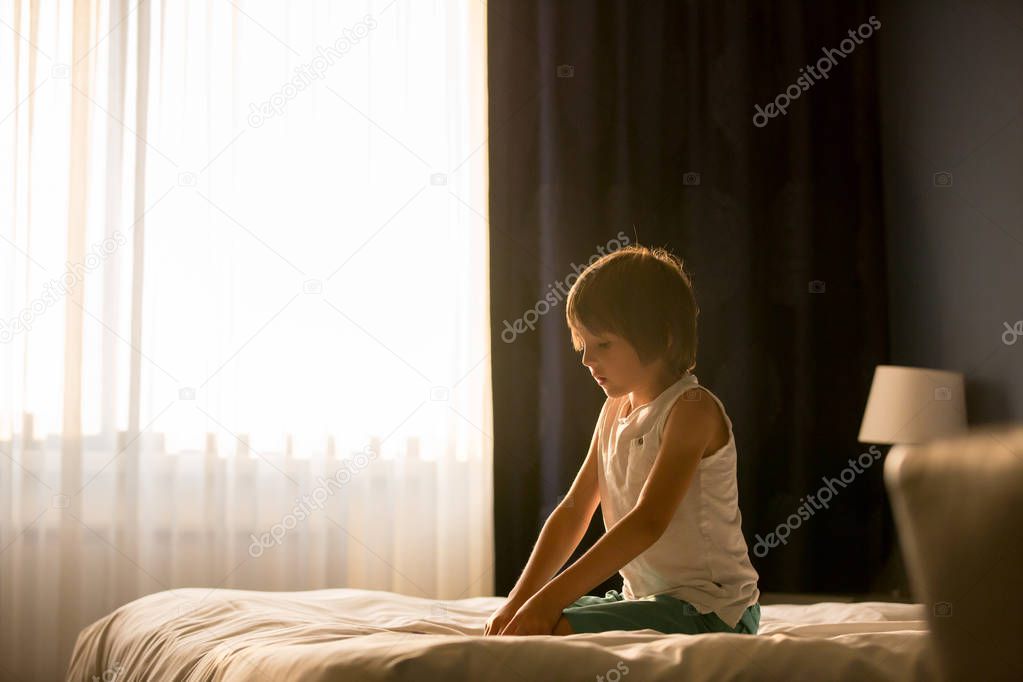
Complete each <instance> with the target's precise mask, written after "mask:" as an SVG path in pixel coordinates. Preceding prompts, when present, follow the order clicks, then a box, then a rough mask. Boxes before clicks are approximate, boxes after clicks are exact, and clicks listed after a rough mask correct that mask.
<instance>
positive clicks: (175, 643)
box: [67, 588, 936, 682]
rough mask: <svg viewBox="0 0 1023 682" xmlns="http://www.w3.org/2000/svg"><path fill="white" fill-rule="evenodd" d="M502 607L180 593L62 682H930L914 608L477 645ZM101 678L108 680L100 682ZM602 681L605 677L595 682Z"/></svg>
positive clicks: (143, 613)
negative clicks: (744, 626)
mask: <svg viewBox="0 0 1023 682" xmlns="http://www.w3.org/2000/svg"><path fill="white" fill-rule="evenodd" d="M503 601H504V598H503V597H476V598H471V599H459V600H452V601H443V600H430V599H421V598H417V597H411V596H406V595H400V594H396V593H392V592H383V591H375V590H361V589H331V590H316V591H310V592H255V591H246V590H228V589H202V588H188V589H177V590H169V591H165V592H158V593H155V594H151V595H148V596H146V597H142V598H141V599H138V600H136V601H134V602H131V603H129V604H125V605H124V606H122V607H121V608H119V609H117V610H116V611H114V612H113V613H111V614H109V615H107V616H105V617H103V618H101V619H100V620H98V621H96V622H95V623H93V624H92V625H90V626H88V627H87V628H85V629H84V630H82V632H81V633H80V634H79V635H78V640H77V642H76V645H75V649H74V653H73V654H72V658H71V661H70V666H69V669H68V677H67V679H69V680H92V679H93V676H96V677H97V678H99V679H116V680H118V682H125V681H127V680H175V681H177V680H180V681H186V680H187V681H189V682H191V681H198V680H217V681H221V680H223V681H232V682H233V681H240V680H260V679H263V680H273V681H277V680H317V681H319V680H433V679H445V680H457V679H487V680H510V681H520V682H537V681H540V680H587V681H591V680H596V679H605V680H619V679H624V680H628V679H632V680H637V681H639V680H643V681H644V682H651V681H654V680H697V681H699V680H708V681H709V680H714V681H715V682H719V681H722V680H739V679H758V680H770V679H777V680H793V679H799V680H802V679H807V680H809V679H812V680H899V681H900V682H901V681H902V680H912V679H934V678H935V677H936V673H935V671H934V670H933V669H932V668H931V665H932V663H931V660H932V658H931V653H930V646H931V644H930V637H929V633H928V631H927V624H926V621H925V615H924V606H923V605H920V604H895V603H886V602H861V603H854V604H847V603H834V602H823V603H817V604H811V605H788V604H778V605H767V606H762V607H761V622H760V633H759V634H758V635H756V636H750V635H733V634H725V633H715V634H706V635H695V636H693V635H664V634H661V633H658V632H654V631H652V630H639V631H631V632H625V631H615V632H602V633H595V634H594V633H581V634H577V635H570V636H568V637H556V636H532V637H482V633H483V625H484V623H485V622H486V620H487V618H489V616H490V614H491V613H493V611H494V610H495V609H497V608H498V607H499V606H500V604H501V603H503ZM104 674H106V677H104ZM599 676H602V677H599Z"/></svg>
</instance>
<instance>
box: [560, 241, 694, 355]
mask: <svg viewBox="0 0 1023 682" xmlns="http://www.w3.org/2000/svg"><path fill="white" fill-rule="evenodd" d="M699 314H700V309H699V307H698V306H697V305H696V296H695V294H694V293H693V285H692V281H691V279H690V277H689V275H688V274H687V273H686V271H685V268H684V267H683V265H682V261H681V260H679V258H677V257H676V256H675V255H673V254H671V253H670V252H668V251H666V250H665V249H662V248H660V247H658V248H654V249H650V248H647V247H645V246H640V245H638V244H635V245H630V246H626V247H623V248H621V249H619V250H617V251H614V252H612V253H609V254H607V255H605V256H603V257H602V258H600V260H598V261H596V262H595V263H593V264H592V265H590V266H589V267H588V268H586V270H584V271H583V273H582V274H581V275H580V276H579V279H578V280H576V282H575V284H573V285H572V289H571V290H570V291H569V292H568V303H567V304H566V306H565V317H566V319H567V321H568V326H569V329H571V330H574V329H577V328H578V327H580V326H582V327H585V328H586V329H587V330H589V331H590V332H591V333H593V334H601V333H604V332H609V333H612V334H615V335H616V336H621V337H622V338H624V339H625V340H626V341H628V342H629V343H630V344H631V345H632V346H633V347H634V348H635V349H636V353H637V354H638V355H639V359H640V361H641V362H642V363H643V364H649V363H651V362H654V361H656V360H657V359H658V358H661V357H663V358H665V359H666V360H667V362H668V365H669V366H670V367H672V368H673V369H677V370H678V372H679V374H680V375H681V374H682V373H684V372H686V371H692V370H693V369H694V368H695V367H696V345H697V336H696V318H697V317H698V316H699ZM669 340H670V341H671V345H670V347H669ZM572 346H573V347H574V348H575V349H576V350H581V344H580V343H579V339H578V338H577V337H576V334H575V333H574V331H573V333H572Z"/></svg>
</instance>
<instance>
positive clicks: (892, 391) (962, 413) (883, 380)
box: [859, 365, 966, 444]
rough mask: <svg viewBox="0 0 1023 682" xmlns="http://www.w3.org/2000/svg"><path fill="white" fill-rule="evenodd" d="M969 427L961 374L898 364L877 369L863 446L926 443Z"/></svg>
mask: <svg viewBox="0 0 1023 682" xmlns="http://www.w3.org/2000/svg"><path fill="white" fill-rule="evenodd" d="M965 429H966V397H965V392H964V389H963V375H962V373H961V372H948V371H945V370H939V369H923V368H920V367H898V366H895V365H878V366H877V368H876V369H875V370H874V381H873V383H871V385H870V396H869V397H868V398H867V408H866V409H865V410H864V411H863V422H862V423H861V424H860V436H859V440H860V442H861V443H885V444H899V443H923V442H925V441H928V440H931V439H934V438H940V437H942V436H948V435H952V434H956V433H959V432H962V431H963V430H965Z"/></svg>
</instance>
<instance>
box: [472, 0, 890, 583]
mask: <svg viewBox="0 0 1023 682" xmlns="http://www.w3.org/2000/svg"><path fill="white" fill-rule="evenodd" d="M875 4H876V3H875V2H869V1H866V0H861V1H858V2H843V3H826V2H805V3H803V2H770V3H767V2H718V1H716V0H714V1H711V0H707V1H705V2H646V1H644V2H626V1H625V0H617V1H613V2H612V1H609V2H582V1H564V2H547V1H542V0H491V1H490V2H489V3H488V11H489V16H488V21H489V87H490V128H491V134H490V141H489V142H490V154H491V161H490V164H491V168H490V173H491V174H490V183H491V190H490V192H491V197H490V202H491V205H490V212H491V222H490V227H491V231H490V239H491V249H490V256H491V293H492V303H491V314H492V320H493V329H492V334H493V344H492V345H493V354H492V355H493V363H494V365H493V367H494V377H493V379H494V439H495V450H494V456H495V476H494V486H495V508H496V509H495V511H496V527H495V540H496V546H497V557H496V560H497V587H498V590H499V592H500V593H502V594H504V593H506V592H507V590H508V589H510V588H511V586H512V585H513V584H514V582H515V580H516V578H517V577H518V575H519V573H520V572H521V570H522V568H523V566H524V565H525V562H526V559H527V558H528V556H529V552H530V550H531V548H532V546H533V544H534V542H535V540H536V537H537V533H538V532H539V529H540V527H541V525H542V523H543V521H544V519H545V518H546V516H547V514H548V513H549V512H550V510H551V509H552V508H553V507H554V505H555V504H556V503H557V501H558V498H559V496H560V495H563V494H564V493H565V491H566V490H567V489H568V486H569V485H570V483H571V481H572V478H573V477H574V475H575V472H576V470H577V469H578V467H579V464H580V463H581V461H582V458H583V456H584V454H585V452H586V448H587V446H588V444H589V440H590V436H591V434H592V431H593V427H594V424H595V422H596V419H597V415H598V412H599V410H600V406H601V404H602V403H603V400H604V396H603V393H602V392H601V391H600V389H599V387H597V386H596V385H595V384H594V383H593V382H592V380H591V379H590V377H589V375H588V373H587V372H586V370H585V368H583V367H582V366H581V365H580V364H579V361H578V358H577V357H576V356H575V355H574V354H573V352H572V349H571V346H570V342H569V336H568V331H567V328H566V325H565V320H564V302H563V300H559V297H558V296H557V295H555V296H553V300H552V298H551V297H548V298H547V300H548V305H544V304H540V303H539V301H540V300H541V299H544V298H545V296H546V295H547V294H548V293H549V292H552V291H556V290H557V283H559V282H561V283H563V282H564V280H565V278H566V277H567V276H568V275H569V274H570V273H571V272H572V271H573V265H581V264H583V263H584V262H585V261H586V260H587V259H589V258H590V256H591V255H592V254H594V253H598V247H600V248H604V249H605V250H606V249H607V248H608V247H607V244H608V242H609V240H611V239H613V238H615V237H616V235H618V234H619V232H623V233H624V234H626V235H627V236H628V238H629V239H630V240H632V241H635V240H636V239H637V238H638V240H639V241H640V242H641V243H644V244H647V245H659V246H666V247H668V248H669V249H671V250H673V251H674V252H675V253H677V254H678V255H679V256H681V257H682V258H683V259H684V261H685V263H686V265H687V268H688V269H689V270H690V272H692V274H693V276H694V280H695V285H696V294H697V299H698V301H699V304H700V308H701V315H700V347H699V354H698V364H697V367H696V374H697V376H698V377H699V379H700V381H701V383H703V384H704V385H706V386H708V387H709V388H710V389H711V390H713V391H714V392H715V393H716V394H717V395H718V396H719V397H721V399H722V401H723V402H724V404H725V406H726V408H727V409H728V412H729V416H730V417H731V418H732V420H733V422H734V425H735V427H734V430H735V437H736V440H737V446H738V452H739V469H738V472H737V475H738V480H739V486H740V500H739V501H740V508H741V511H742V517H743V527H744V531H745V533H746V538H747V543H748V544H749V546H750V549H751V559H752V561H753V564H754V566H755V567H756V568H757V570H758V571H759V572H760V575H761V583H760V588H761V590H762V591H829V592H847V591H848V592H861V591H868V590H877V589H883V588H885V587H886V585H885V580H886V578H885V577H884V576H883V575H882V567H883V566H884V565H885V562H886V560H887V559H888V558H889V556H890V554H891V552H892V551H893V549H894V537H893V535H892V532H891V520H890V516H889V512H888V502H887V499H886V497H885V493H884V487H883V482H882V470H881V466H880V464H878V465H875V466H873V467H870V468H867V469H865V470H864V471H863V473H861V474H858V476H857V478H856V480H854V481H853V482H852V483H850V484H848V485H847V486H845V487H844V488H842V489H841V490H840V491H839V492H838V493H837V494H836V495H835V496H834V498H833V499H832V500H831V501H830V504H829V507H828V508H827V509H819V510H815V511H814V513H813V515H812V517H811V518H809V519H805V520H804V519H801V518H796V521H795V522H794V521H793V517H791V516H790V515H793V514H796V513H797V508H799V507H800V506H801V505H804V504H807V502H806V500H805V496H807V495H808V494H815V493H816V492H817V490H818V489H819V488H820V487H821V486H822V485H824V482H823V480H822V478H823V477H826V476H827V477H837V476H839V474H840V472H841V471H842V469H843V468H846V467H847V466H848V465H849V463H848V460H849V459H850V458H856V457H857V456H858V455H859V454H860V453H862V452H865V451H867V446H865V445H862V444H860V443H858V442H857V440H856V437H857V432H858V429H859V423H860V417H861V415H862V410H863V407H864V404H865V400H866V395H867V392H868V390H869V386H870V380H871V377H872V373H873V368H874V366H875V365H876V364H878V363H884V362H886V361H887V355H888V343H887V339H888V327H887V304H886V279H885V262H884V232H883V227H882V223H881V196H880V168H879V163H880V161H879V157H880V154H879V136H878V102H877V94H876V92H877V86H878V75H877V56H876V51H877V36H876V31H877V30H884V29H883V21H884V18H883V17H881V16H880V15H879V14H878V11H877V8H876V6H875ZM871 16H874V17H875V20H876V21H878V22H880V24H881V26H882V28H879V29H875V35H873V36H872V37H869V38H866V39H864V38H860V39H859V40H858V41H857V42H856V44H855V47H854V49H853V50H852V51H851V52H850V53H849V54H844V53H841V54H839V53H836V52H834V50H838V49H839V48H840V43H841V42H842V41H843V40H844V39H846V38H849V37H850V36H849V33H848V32H849V31H856V30H857V28H858V27H860V26H861V25H863V24H866V25H868V26H870V24H869V23H868V21H869V18H870V17H871ZM863 33H868V31H866V30H865V29H863V30H862V33H860V34H859V35H863ZM845 45H846V46H848V45H849V43H846V44H845ZM825 50H832V52H831V53H830V54H832V56H833V57H834V60H833V61H834V63H833V64H832V65H831V68H830V70H829V72H828V74H827V78H826V79H825V78H822V77H820V76H822V74H821V73H820V71H819V70H818V71H816V73H817V75H818V79H814V80H813V81H806V82H807V83H810V87H809V88H807V89H806V90H805V91H801V92H800V94H799V96H798V97H794V98H792V99H791V101H790V102H789V104H788V106H787V107H786V113H784V114H780V113H778V112H777V110H775V109H772V110H771V111H774V112H775V113H776V114H777V115H775V116H774V117H773V118H769V119H766V118H765V119H758V120H757V123H761V124H764V125H757V124H755V123H754V118H753V117H754V114H755V113H756V111H757V110H756V109H755V106H757V105H759V106H760V107H761V108H762V109H763V108H764V107H766V106H767V104H768V103H771V102H773V101H775V99H776V98H777V97H778V96H779V95H780V94H781V93H783V92H785V91H786V88H788V87H789V86H790V85H793V84H794V83H796V82H797V79H798V78H799V77H800V76H801V75H805V71H804V72H801V71H800V69H805V67H807V66H808V65H809V66H814V65H817V64H818V60H820V59H821V58H822V57H825V56H826V53H825ZM822 68H823V67H822ZM791 92H793V94H795V93H794V91H791ZM779 103H780V104H781V105H784V101H780V102H779ZM552 285H554V288H553V289H552ZM527 311H533V312H531V313H527ZM516 320H524V321H523V322H519V323H516ZM527 321H531V322H532V324H531V325H530V324H526V322H527ZM516 326H517V330H516ZM530 327H532V328H530ZM509 329H512V330H513V331H508V330H509ZM811 508H812V507H811ZM787 520H788V522H789V525H790V526H794V525H795V523H796V522H798V524H799V525H798V527H794V528H793V529H792V531H791V534H790V535H789V537H788V539H787V542H786V543H785V544H780V545H779V546H777V547H774V548H771V549H770V550H769V551H767V552H766V553H765V555H764V556H758V555H756V554H755V553H754V551H753V549H754V546H755V544H756V543H757V536H758V535H760V536H761V537H764V536H766V535H767V533H769V532H772V531H774V530H775V529H776V527H778V526H779V524H784V523H786V521H787ZM602 529H603V526H602V523H601V521H600V516H599V511H598V514H597V515H595V517H594V523H593V525H592V526H591V529H590V533H589V534H588V536H587V539H586V540H584V543H583V546H581V548H580V550H579V551H578V552H577V554H576V556H578V554H579V553H581V551H583V550H584V549H585V548H586V547H587V546H588V545H589V544H590V543H592V541H593V540H594V539H595V538H596V537H597V536H598V535H599V532H601V531H602ZM615 584H616V581H615V580H614V579H612V580H609V581H608V582H607V583H605V584H604V585H601V586H599V587H598V588H595V589H594V590H593V592H594V593H598V594H599V593H602V591H603V590H604V589H605V588H607V587H609V586H613V585H615Z"/></svg>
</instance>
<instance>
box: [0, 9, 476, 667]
mask: <svg viewBox="0 0 1023 682" xmlns="http://www.w3.org/2000/svg"><path fill="white" fill-rule="evenodd" d="M484 12H485V6H484V4H483V3H480V2H478V1H476V0H445V1H443V2H442V1H441V0H436V1H423V2H420V1H419V0H366V1H360V2H325V1H324V2H289V3H283V2H276V1H271V0H265V1H263V2H256V1H253V0H194V1H191V2H184V1H179V0H163V1H162V2H160V1H158V0H150V1H145V2H139V3H137V2H135V0H131V1H129V0H109V1H102V2H101V1H99V0H93V1H91V2H90V1H85V0H77V1H74V2H72V1H63V2H57V1H55V0H54V1H52V2H51V1H49V0H48V1H47V2H29V1H19V0H6V1H0V151H2V157H0V164H2V165H0V238H2V239H0V375H2V381H0V640H2V645H0V673H6V674H7V675H9V676H12V677H16V678H19V679H20V678H39V679H56V678H58V677H60V676H61V674H62V672H63V669H64V667H65V665H66V662H67V659H68V656H69V655H70V649H71V646H72V645H73V642H74V637H75V635H76V634H77V632H78V631H79V630H80V629H81V628H82V627H83V626H85V625H87V624H88V623H89V622H91V621H92V620H94V619H96V618H98V617H100V616H101V615H103V614H105V613H107V612H109V611H111V610H113V609H114V608H116V607H117V606H119V605H121V604H123V603H125V602H127V601H129V600H131V599H134V598H136V597H138V596H141V595H143V594H147V593H151V592H154V591H158V590H163V589H173V588H175V587H181V586H209V587H232V588H243V589H261V590H298V589H315V588H325V587H360V588H373V589H383V590H392V591H397V592H402V593H406V594H412V595H417V596H422V597H426V598H430V599H435V598H440V599H454V598H461V597H470V596H477V595H486V594H492V590H493V584H492V583H493V580H492V537H491V534H492V497H491V439H490V435H489V434H490V432H491V413H490V410H491V403H490V362H489V356H488V348H489V332H488V326H489V323H488V308H487V289H488V279H487V278H488V273H487V252H488V251H487V222H486V215H487V200H486V197H487V178H486V168H487V148H486V139H487V130H486V82H485V65H486V60H485V35H486V34H485V28H486V23H485V17H484ZM0 677H3V674H0Z"/></svg>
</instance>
